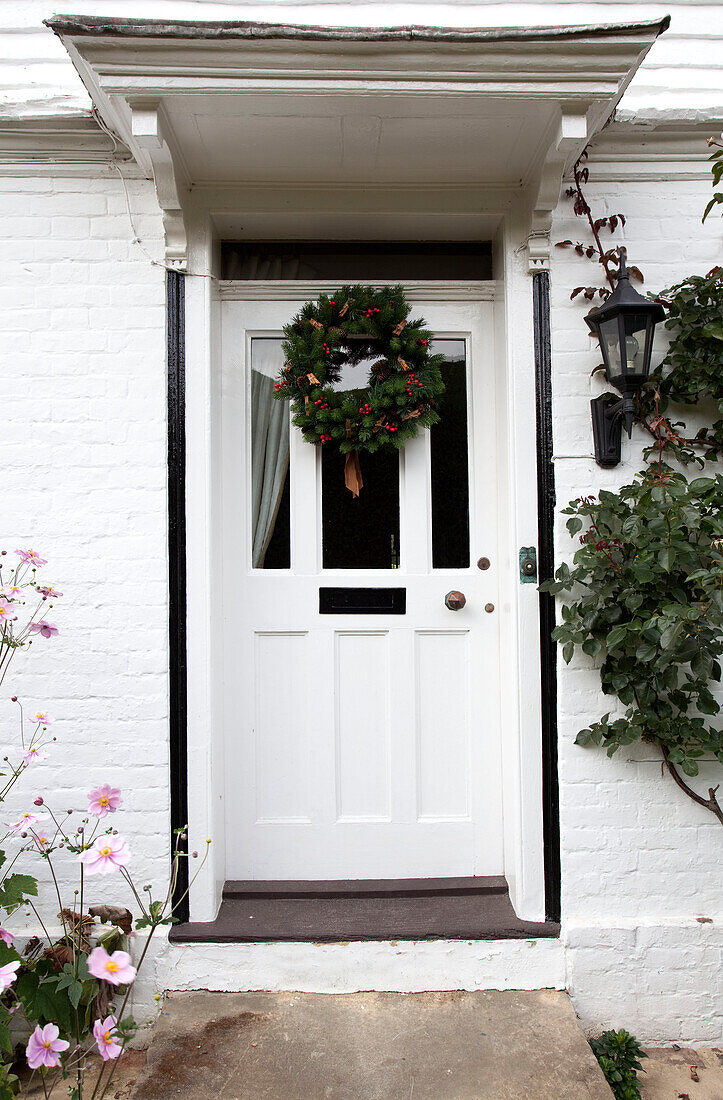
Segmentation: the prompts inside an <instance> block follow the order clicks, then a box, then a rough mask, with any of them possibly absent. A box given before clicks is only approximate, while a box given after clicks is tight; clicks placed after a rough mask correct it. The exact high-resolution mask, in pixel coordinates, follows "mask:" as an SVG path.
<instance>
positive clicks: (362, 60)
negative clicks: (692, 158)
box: [47, 16, 669, 271]
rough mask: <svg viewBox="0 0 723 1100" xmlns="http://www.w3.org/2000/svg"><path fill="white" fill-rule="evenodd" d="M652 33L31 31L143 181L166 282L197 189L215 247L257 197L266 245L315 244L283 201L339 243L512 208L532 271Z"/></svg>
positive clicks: (629, 29) (662, 25)
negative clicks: (269, 218)
mask: <svg viewBox="0 0 723 1100" xmlns="http://www.w3.org/2000/svg"><path fill="white" fill-rule="evenodd" d="M668 23H669V20H668V19H667V18H666V19H663V20H662V21H656V22H648V23H635V24H616V25H604V26H580V27H568V28H561V27H545V28H540V27H533V28H522V29H518V28H495V29H490V30H481V29H457V28H451V27H414V26H409V27H390V28H358V27H314V26H291V25H274V24H265V23H250V22H203V23H190V22H177V23H166V22H161V21H156V20H133V19H106V18H103V17H89V16H56V17H54V18H52V19H49V20H48V21H47V25H48V26H49V27H50V28H51V29H52V30H53V31H54V32H55V33H56V34H57V35H58V36H59V37H60V38H61V40H62V41H63V43H64V45H65V46H66V48H67V50H68V53H69V54H70V57H71V58H72V60H73V63H74V65H75V66H76V68H77V70H78V72H79V74H80V76H81V78H82V80H83V82H84V84H85V86H86V88H87V90H88V92H89V94H90V96H91V99H92V101H93V103H94V105H95V107H96V109H97V112H98V114H99V116H100V118H101V119H102V121H103V123H104V124H105V126H107V127H108V128H109V129H110V130H112V131H113V132H114V133H115V134H116V135H117V137H118V138H120V139H121V140H122V142H123V143H124V144H125V145H126V146H127V147H128V149H129V150H130V152H131V154H132V155H133V157H134V158H135V159H136V161H137V162H138V164H139V165H140V166H141V168H142V169H143V171H144V172H145V173H146V174H147V176H148V177H149V178H153V179H154V181H155V186H156V191H157V194H158V201H159V203H160V206H161V208H162V211H163V217H164V226H165V233H166V261H167V263H169V264H170V265H172V266H174V267H176V268H178V269H179V270H181V271H182V270H184V269H185V266H186V261H187V251H188V233H187V224H188V210H189V196H190V195H191V192H196V193H198V192H199V191H201V192H207V193H208V196H209V204H208V209H209V211H210V212H211V215H212V217H214V218H215V220H216V227H217V230H218V231H219V232H220V233H221V234H225V235H234V234H236V233H238V234H239V235H243V234H246V235H251V236H253V235H261V234H260V233H254V230H255V229H258V228H259V227H261V226H262V220H260V219H259V218H258V217H256V220H254V214H253V210H252V209H251V206H253V203H251V204H249V202H248V195H249V194H250V193H251V192H254V193H255V194H256V195H257V196H258V195H263V196H266V198H265V203H266V207H265V209H267V211H269V212H270V211H271V205H270V204H271V198H270V196H271V195H272V194H283V195H286V196H287V201H282V202H281V203H280V204H279V205H278V206H277V208H276V213H277V219H278V220H277V223H276V224H277V225H278V233H277V234H276V235H277V236H278V235H282V236H287V237H289V236H296V237H303V236H310V235H311V234H312V232H315V233H316V234H317V235H320V234H319V217H318V216H317V218H316V220H315V221H314V220H311V221H310V220H309V219H308V218H307V219H306V220H305V219H304V217H303V216H302V214H301V213H300V207H299V206H298V205H297V206H295V205H294V203H293V201H292V202H291V203H290V204H289V202H288V195H289V194H291V193H298V192H300V191H304V192H305V194H307V195H308V194H309V193H316V196H317V202H318V211H319V212H320V213H321V214H324V213H325V212H326V211H330V210H336V211H337V215H336V222H334V221H332V222H331V223H330V226H333V227H334V229H333V231H334V233H335V234H336V235H337V236H342V237H343V236H357V237H358V236H368V235H369V234H370V232H372V233H373V232H376V233H377V234H379V232H380V229H381V231H383V233H384V235H385V236H386V237H394V236H397V237H404V236H405V235H408V232H409V231H408V227H409V225H410V224H411V223H410V222H409V221H408V220H407V219H405V211H406V210H407V209H410V210H412V211H414V209H416V208H417V207H419V205H420V204H419V202H418V200H417V199H416V198H415V196H419V195H420V194H422V193H424V192H426V193H427V194H428V195H429V196H430V200H429V202H430V206H429V208H431V207H434V208H435V210H436V209H439V208H440V206H444V203H440V200H439V198H431V196H440V195H442V194H445V195H447V196H449V195H451V194H452V193H455V194H456V195H457V199H455V200H454V201H453V202H452V203H451V205H450V206H449V209H450V211H451V212H452V213H454V212H455V211H456V210H457V209H458V208H459V205H460V203H462V202H463V200H462V198H461V196H464V202H466V203H467V205H468V209H469V210H470V211H473V212H474V216H475V218H476V221H474V222H473V223H472V224H474V226H475V228H476V229H477V230H478V231H479V232H480V233H483V232H486V233H488V234H489V235H491V232H492V230H493V228H494V224H495V222H496V220H499V217H500V215H501V214H503V213H504V212H505V211H506V210H509V209H510V208H511V204H512V203H514V202H515V201H517V202H519V203H521V204H522V205H523V207H524V209H525V213H526V219H527V220H526V231H527V243H528V255H529V261H530V267H531V269H532V270H535V269H537V268H541V267H545V266H546V265H547V261H548V257H549V229H550V222H551V216H552V211H553V210H554V208H555V206H556V204H557V201H558V198H559V193H560V186H561V182H562V178H563V175H564V172H565V170H566V168H569V167H570V166H571V164H573V163H574V161H575V160H576V159H577V157H578V156H579V155H580V153H581V151H582V149H583V148H584V147H585V145H586V144H587V142H588V141H589V140H590V139H591V138H592V137H593V136H594V134H595V133H597V132H598V131H599V130H600V129H601V128H602V127H603V126H604V125H605V123H606V122H607V120H608V119H609V118H610V116H611V114H612V112H613V111H614V109H615V106H616V104H617V103H618V101H619V100H620V98H621V96H622V95H623V92H624V91H625V88H626V87H627V85H628V84H629V82H630V80H631V79H632V77H633V75H634V74H635V72H636V70H637V68H638V66H639V65H640V63H641V62H642V60H643V58H644V57H645V55H646V53H647V52H648V50H649V49H650V48H651V46H652V45H653V43H654V41H655V39H656V38H657V36H658V35H659V34H660V33H661V32H662V31H664V30H665V29H666V28H667V26H668ZM392 193H394V194H396V195H397V196H398V197H399V196H402V198H401V199H400V198H398V200H397V205H396V207H395V206H394V204H393V203H392V204H391V206H390V205H387V207H385V209H387V210H392V209H395V210H396V215H395V214H394V213H392V214H391V216H387V219H386V222H380V221H379V219H378V217H377V219H376V221H375V220H374V214H373V213H372V210H373V208H374V204H375V198H374V197H375V196H376V200H379V199H380V196H382V195H386V196H389V195H390V194H392ZM344 194H346V195H347V196H348V199H347V206H346V207H345V206H344V202H343V201H340V200H339V196H340V195H342V196H343V195H344ZM332 196H333V197H332ZM360 197H361V198H360ZM455 203H456V204H457V205H456V206H455ZM382 205H383V204H382ZM422 205H423V204H422ZM376 206H377V207H378V206H379V202H378V201H377V202H376ZM367 207H368V210H369V219H370V220H369V221H368V223H366V224H365V222H364V217H365V214H364V211H365V209H366V208H367ZM262 208H264V207H263V203H261V204H258V209H259V210H261V209H262ZM345 209H346V211H347V220H346V221H345V220H344V211H345ZM420 209H421V207H420ZM285 210H286V213H285V212H284V211H285ZM267 224H268V223H263V227H264V231H265V233H266V235H273V234H269V233H268V229H267V228H266V225H267ZM454 224H455V223H454V218H453V217H450V218H447V219H446V220H445V217H444V216H441V217H440V218H439V219H438V223H437V229H436V230H433V233H434V232H436V233H437V235H440V236H447V237H450V235H451V236H452V237H453V238H454V235H455V234H454V231H453V226H454ZM456 224H457V225H458V226H461V225H462V222H461V221H460V220H459V219H458V220H457V222H456ZM464 225H465V227H466V228H465V232H469V225H470V222H469V220H466V221H465V222H464ZM375 226H376V229H375V228H374V227H375ZM414 235H417V234H414Z"/></svg>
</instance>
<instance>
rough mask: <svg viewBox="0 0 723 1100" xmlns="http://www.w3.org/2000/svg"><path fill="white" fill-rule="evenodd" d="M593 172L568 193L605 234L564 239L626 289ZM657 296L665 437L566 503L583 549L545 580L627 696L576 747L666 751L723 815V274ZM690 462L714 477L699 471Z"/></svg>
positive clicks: (570, 645) (658, 435) (576, 643)
mask: <svg viewBox="0 0 723 1100" xmlns="http://www.w3.org/2000/svg"><path fill="white" fill-rule="evenodd" d="M718 163H723V162H718ZM587 179H588V170H587V168H586V167H581V164H580V163H578V165H576V167H575V187H574V188H571V189H570V191H569V192H568V193H569V195H570V197H571V198H573V199H574V201H575V212H576V213H577V214H578V215H580V216H582V217H584V218H586V220H587V221H588V225H589V228H590V231H591V233H592V235H593V243H592V244H590V245H586V244H583V242H578V243H577V245H575V244H573V242H571V241H565V242H561V245H562V246H564V247H570V246H571V245H572V246H573V247H575V249H576V251H577V252H578V254H580V255H582V256H584V257H586V258H587V259H593V260H595V261H596V262H598V263H599V264H601V266H602V267H603V269H604V271H605V275H606V278H607V280H608V282H609V284H610V285H611V286H614V285H615V274H616V270H617V268H618V262H617V261H616V259H615V257H614V256H613V255H611V253H610V251H609V250H605V249H604V247H603V245H602V243H601V240H600V230H601V229H602V228H603V227H604V225H606V224H607V226H608V228H609V229H612V230H614V229H615V228H617V225H618V224H624V216H623V215H621V214H618V215H615V216H614V217H615V219H616V224H615V225H613V226H610V221H611V220H612V219H610V218H608V219H595V218H594V217H593V215H592V212H591V210H590V207H589V205H588V203H587V200H586V199H585V196H584V193H583V184H584V183H586V182H587ZM580 248H582V252H580ZM638 275H639V277H640V278H641V280H642V273H640V272H638ZM580 293H582V295H583V297H584V298H586V299H587V300H588V301H592V299H593V298H594V297H595V296H596V295H597V296H598V297H600V298H603V299H604V298H605V297H607V294H608V293H609V292H608V291H607V288H606V287H602V288H600V287H593V286H589V287H583V288H576V289H575V290H574V291H573V293H572V297H577V296H578V295H579V294H580ZM657 297H658V299H659V300H660V301H662V302H663V303H664V304H665V306H666V307H667V310H668V319H667V321H666V326H667V327H668V329H669V330H670V332H671V336H672V341H671V344H670V348H669V351H668V353H667V355H666V356H665V358H664V360H663V362H662V363H661V366H660V368H659V369H658V370H657V371H656V373H655V374H654V375H653V376H651V378H650V379H649V381H648V384H647V386H646V388H645V389H644V390H643V391H642V393H641V395H640V399H639V402H638V418H639V420H640V422H641V423H642V424H643V425H644V426H645V428H646V430H647V431H648V433H649V435H650V437H651V442H650V445H649V446H648V447H647V448H646V449H645V451H644V457H645V460H646V464H645V466H644V468H643V469H642V470H641V471H640V472H639V473H638V474H636V476H635V478H634V479H633V481H632V482H631V483H630V484H627V485H624V486H622V488H620V489H619V490H618V491H617V492H609V491H601V492H600V493H599V494H597V495H596V496H587V497H581V498H578V499H577V500H574V501H572V502H571V503H570V504H569V505H568V507H567V508H565V509H563V512H564V514H565V515H567V516H568V517H569V518H568V520H567V528H568V531H569V532H570V535H571V536H573V537H576V538H578V539H579V548H578V550H577V551H576V553H575V555H574V558H573V563H572V566H569V565H567V564H563V565H561V566H560V567H559V569H558V570H557V572H556V574H555V577H554V579H553V580H552V581H548V582H547V583H546V584H544V585H542V589H543V590H544V591H547V592H551V593H554V594H557V595H561V596H563V603H562V609H561V616H562V621H561V622H560V623H559V625H558V626H557V627H556V628H555V630H554V631H553V638H554V639H555V640H556V641H558V642H560V643H561V645H562V655H563V659H564V660H565V661H566V662H568V663H569V661H570V660H571V659H572V657H573V655H574V652H575V649H576V648H578V647H579V648H580V649H581V650H582V652H583V653H585V654H586V655H587V656H589V657H592V658H595V659H597V660H599V662H600V678H601V685H602V690H603V692H604V693H605V694H606V695H610V696H614V697H615V698H616V699H617V701H618V703H619V706H618V707H617V708H614V712H613V708H611V710H610V711H609V712H608V713H606V714H604V715H603V716H602V717H601V718H600V719H598V720H597V721H594V722H592V723H591V724H590V725H589V726H588V727H587V728H585V729H583V730H581V731H580V732H579V733H578V735H577V738H576V743H577V744H578V745H592V744H594V745H602V746H605V748H606V749H607V752H608V755H609V756H612V755H613V754H614V753H615V752H617V751H618V749H620V748H621V747H622V746H624V745H630V744H633V743H635V742H643V743H646V744H649V745H653V746H655V747H657V749H658V750H659V752H660V754H661V757H662V762H663V765H664V767H665V768H666V769H667V771H668V773H669V774H670V776H671V777H672V778H673V779H674V781H675V782H676V783H677V785H678V786H679V787H680V789H681V790H682V791H684V792H685V794H686V795H688V796H689V797H690V798H691V799H692V800H693V801H694V802H696V803H697V804H698V805H700V806H703V807H704V808H705V809H707V810H709V811H710V812H711V813H713V814H714V815H715V817H716V818H717V819H718V821H719V822H720V823H721V824H722V825H723V808H722V807H721V804H720V803H719V802H718V799H717V797H716V793H717V790H718V787H711V788H709V789H708V793H707V797H706V796H705V795H704V794H701V793H699V792H698V791H697V790H696V789H695V788H694V787H693V786H692V785H691V783H689V782H688V780H689V779H690V778H692V777H695V776H696V775H697V774H698V770H699V762H700V761H701V759H703V758H708V759H711V758H714V759H717V760H718V761H719V762H720V763H723V732H722V731H721V729H720V728H719V722H718V720H717V719H718V715H719V713H720V704H719V702H718V700H717V698H716V697H715V695H714V693H713V691H712V690H711V687H712V685H714V684H716V683H718V682H719V681H720V679H721V655H722V654H723V474H721V473H720V472H718V471H717V470H716V468H715V467H714V466H712V465H711V464H713V463H716V462H717V461H718V459H719V457H720V454H721V452H723V270H721V269H720V268H715V269H713V271H710V272H708V274H707V275H704V276H691V277H689V278H688V279H686V280H684V281H683V282H682V283H679V284H678V285H677V286H674V287H672V288H670V289H669V290H667V291H664V292H663V293H662V294H660V295H658V296H657ZM686 406H687V407H688V408H689V409H691V411H693V412H694V413H695V414H696V416H697V417H698V419H701V418H705V417H706V416H708V419H709V420H710V419H712V420H713V423H711V424H706V425H704V426H703V427H701V428H699V429H698V430H697V432H696V434H695V435H693V436H686V435H685V434H684V432H685V423H684V421H682V420H680V419H678V417H679V416H680V415H687V414H685V413H684V412H682V413H681V411H680V410H681V409H683V410H684V409H685V407H686ZM710 414H712V415H710ZM674 417H675V418H676V419H674ZM690 463H695V464H696V465H697V466H699V467H700V468H701V471H702V472H700V471H699V475H700V476H695V477H692V478H689V477H688V475H687V472H686V470H685V467H686V466H687V465H689V464H690ZM709 466H710V469H709Z"/></svg>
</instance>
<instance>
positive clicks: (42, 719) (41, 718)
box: [30, 710, 53, 726]
mask: <svg viewBox="0 0 723 1100" xmlns="http://www.w3.org/2000/svg"><path fill="white" fill-rule="evenodd" d="M30 721H31V722H35V723H36V725H38V726H49V725H50V724H51V722H52V721H53V719H52V718H51V717H50V715H49V714H46V713H45V711H42V710H39V711H38V713H37V714H31V715H30Z"/></svg>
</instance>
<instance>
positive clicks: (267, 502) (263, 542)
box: [251, 339, 289, 569]
mask: <svg viewBox="0 0 723 1100" xmlns="http://www.w3.org/2000/svg"><path fill="white" fill-rule="evenodd" d="M282 365H283V355H282V352H281V341H280V340H278V339H277V340H272V339H255V340H252V342H251V424H252V431H251V452H252V455H251V504H252V515H251V523H252V528H253V533H254V537H253V554H252V564H253V566H254V568H255V569H260V568H262V567H263V564H264V558H265V556H266V550H267V548H268V545H269V542H270V541H271V536H272V535H273V533H274V524H275V523H276V515H277V513H278V510H279V504H280V503H281V497H282V494H283V491H284V482H285V480H286V472H287V470H288V468H289V408H288V405H287V403H286V402H285V401H275V400H274V378H275V377H276V376H277V374H278V372H279V369H280V367H281V366H282Z"/></svg>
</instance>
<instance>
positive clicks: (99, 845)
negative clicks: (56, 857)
mask: <svg viewBox="0 0 723 1100" xmlns="http://www.w3.org/2000/svg"><path fill="white" fill-rule="evenodd" d="M130 858H131V854H130V852H129V851H128V845H127V844H126V842H125V840H122V839H121V838H120V837H119V836H105V837H103V836H101V837H98V839H97V840H96V842H95V844H94V845H93V847H92V848H89V849H88V850H87V851H86V852H81V853H80V855H79V856H78V859H79V860H80V862H81V863H83V864H85V870H86V872H87V873H88V874H89V875H110V874H112V873H113V872H114V871H117V870H118V868H119V867H125V865H126V863H127V862H128V860H129V859H130Z"/></svg>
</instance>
